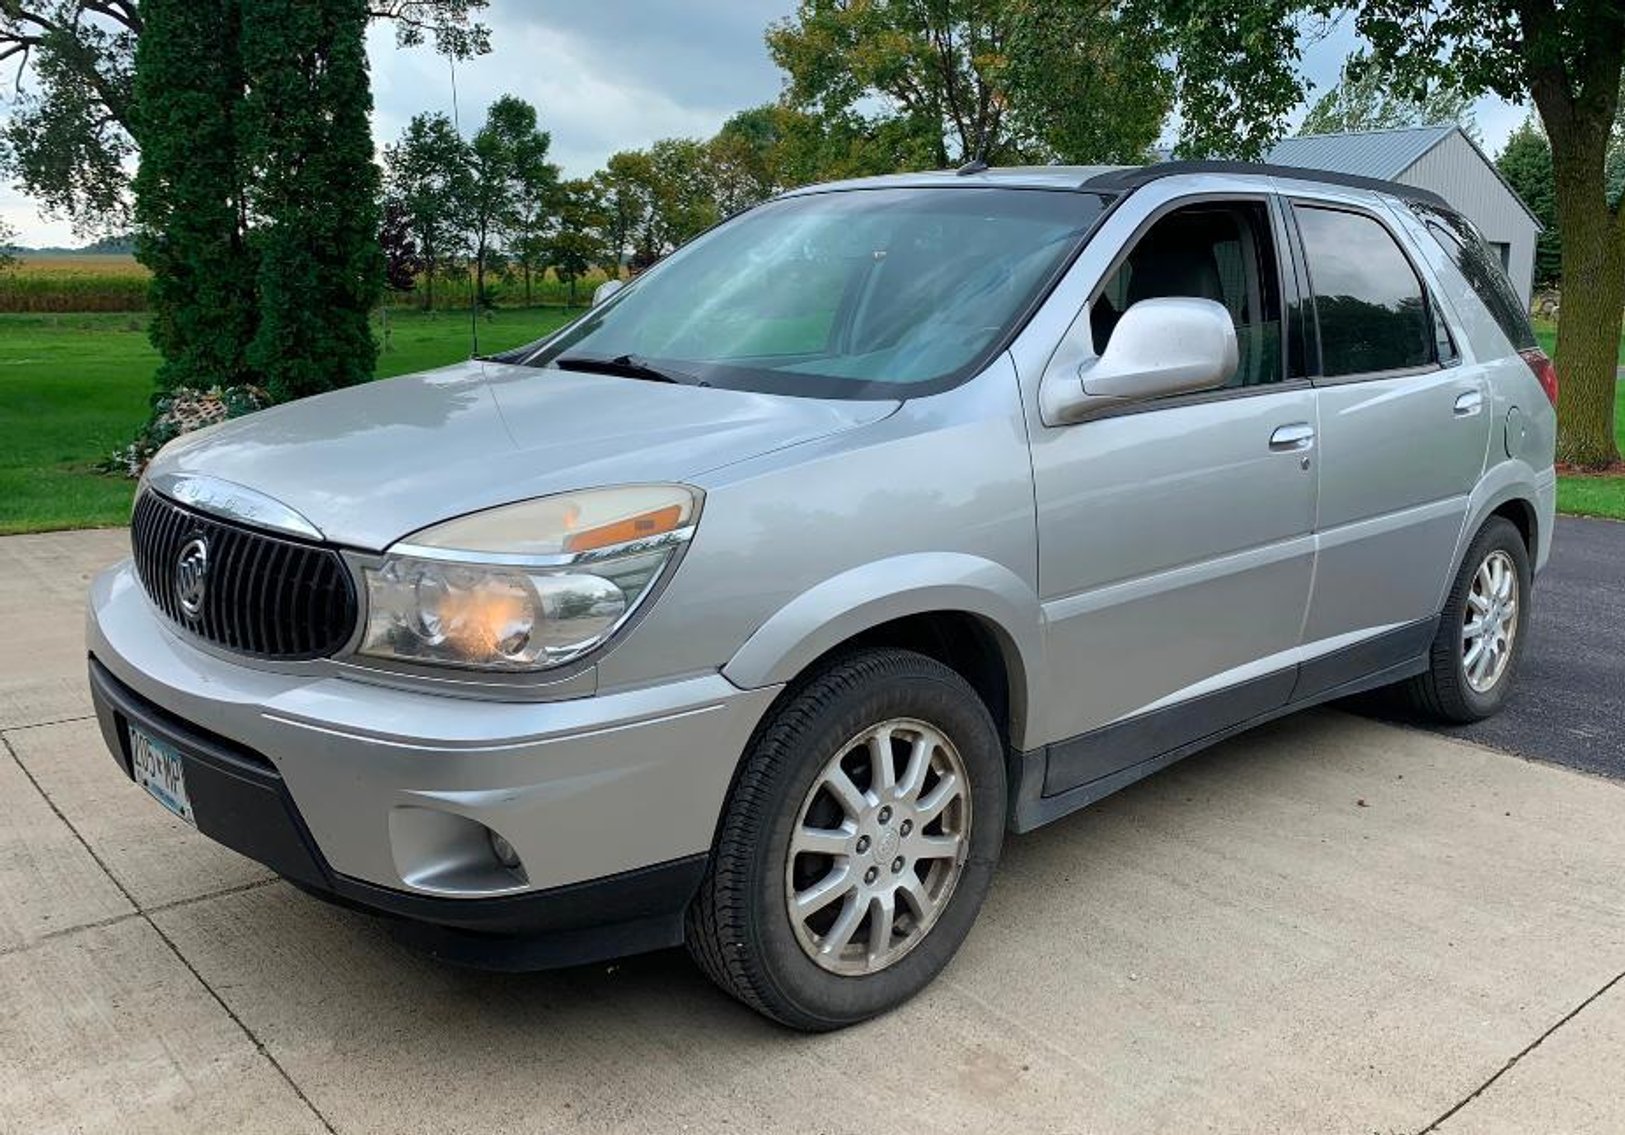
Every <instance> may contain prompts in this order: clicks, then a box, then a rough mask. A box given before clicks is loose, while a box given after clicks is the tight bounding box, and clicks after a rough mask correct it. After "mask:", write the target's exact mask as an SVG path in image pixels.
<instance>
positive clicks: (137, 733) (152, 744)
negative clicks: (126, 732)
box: [130, 725, 197, 827]
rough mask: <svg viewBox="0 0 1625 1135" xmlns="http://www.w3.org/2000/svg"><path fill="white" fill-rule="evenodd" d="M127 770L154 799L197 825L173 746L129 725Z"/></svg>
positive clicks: (183, 775)
mask: <svg viewBox="0 0 1625 1135" xmlns="http://www.w3.org/2000/svg"><path fill="white" fill-rule="evenodd" d="M130 770H131V772H133V773H134V774H135V782H136V783H137V784H139V785H140V786H141V787H142V788H145V789H146V790H147V792H148V794H149V795H151V796H152V798H153V799H154V800H156V801H158V803H160V804H162V805H163V806H164V807H165V808H168V809H169V810H170V811H171V812H173V813H175V815H177V816H179V817H180V818H181V819H183V820H185V821H186V822H187V823H189V824H191V825H192V826H193V827H196V826H197V821H196V820H195V819H193V818H192V801H191V800H190V799H189V798H188V797H187V795H186V765H185V764H184V763H183V762H182V760H181V755H180V753H178V752H176V751H175V749H174V747H173V746H170V745H166V744H164V742H162V741H160V740H158V739H157V738H156V737H149V736H147V735H146V734H145V733H143V732H141V730H139V729H137V728H136V727H135V726H134V725H132V726H130Z"/></svg>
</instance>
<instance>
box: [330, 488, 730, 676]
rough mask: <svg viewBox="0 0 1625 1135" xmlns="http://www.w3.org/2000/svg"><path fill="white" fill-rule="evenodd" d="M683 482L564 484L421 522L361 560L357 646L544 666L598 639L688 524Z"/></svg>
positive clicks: (421, 658)
mask: <svg viewBox="0 0 1625 1135" xmlns="http://www.w3.org/2000/svg"><path fill="white" fill-rule="evenodd" d="M698 505H699V501H698V498H697V496H696V494H695V493H694V491H693V490H691V489H687V488H684V487H683V486H680V485H637V486H630V487H626V488H617V489H597V490H592V491H589V492H582V493H571V494H567V495H563V496H556V497H543V498H541V499H539V500H533V501H524V502H522V503H520V504H513V505H505V506H503V507H500V508H493V509H488V510H486V511H485V512H477V513H474V514H472V515H470V516H465V517H460V518H459V519H457V520H451V521H447V522H446V523H444V524H437V525H435V526H434V527H432V528H427V529H425V530H423V531H422V532H419V533H417V534H415V535H413V536H410V537H408V538H407V539H406V540H404V541H402V542H401V543H400V544H397V545H396V546H395V547H394V548H393V549H392V550H391V551H390V552H389V553H388V554H387V555H386V556H385V557H384V559H383V561H382V562H381V563H380V564H378V565H376V566H369V567H366V568H364V569H363V571H362V575H363V578H364V579H365V581H366V591H367V625H366V631H365V634H364V635H363V637H362V641H361V646H360V647H359V648H358V653H360V654H363V655H368V656H371V657H374V658H386V659H391V660H394V661H401V662H417V663H428V664H431V665H440V666H458V667H465V668H468V669H475V670H498V671H526V670H544V669H547V668H548V667H552V666H559V665H562V664H564V663H566V662H569V661H571V660H572V659H575V658H579V657H580V656H581V655H583V654H586V653H587V652H588V651H590V650H592V649H594V648H595V647H597V646H599V645H601V644H602V643H603V642H604V641H605V640H606V639H608V638H609V637H610V636H611V635H612V634H614V633H615V631H616V629H617V628H618V627H619V626H620V625H621V624H622V623H624V622H625V621H626V619H627V618H628V617H629V616H630V615H631V613H632V612H633V610H634V609H636V607H637V606H638V603H639V601H640V600H641V599H642V598H643V597H644V596H645V595H647V594H648V593H649V591H650V589H651V588H652V587H653V586H654V584H655V582H656V581H657V580H658V579H659V578H660V575H661V573H662V572H663V571H664V570H665V568H666V566H667V565H668V564H669V563H670V562H671V560H672V557H673V556H674V555H675V553H676V551H677V549H678V548H679V547H680V546H681V544H682V543H683V542H684V541H685V540H687V539H688V537H689V536H690V535H691V534H692V533H693V523H694V519H695V515H696V513H697V512H698Z"/></svg>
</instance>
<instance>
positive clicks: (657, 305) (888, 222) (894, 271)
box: [510, 186, 1106, 398]
mask: <svg viewBox="0 0 1625 1135" xmlns="http://www.w3.org/2000/svg"><path fill="white" fill-rule="evenodd" d="M1105 201H1106V199H1105V198H1103V197H1101V196H1099V195H1097V194H1093V193H1080V192H1065V191H1046V190H1022V189H999V188H982V187H971V186H967V187H955V188H941V189H937V188H928V189H867V190H849V191H844V192H832V193H814V194H809V195H806V196H801V197H790V198H785V199H782V200H778V201H771V202H769V203H767V204H765V205H762V206H760V207H758V208H756V209H753V210H751V211H750V212H748V213H745V214H743V215H741V216H739V217H736V218H735V219H733V220H731V221H729V222H727V223H725V224H723V225H721V226H719V227H717V228H716V229H713V230H712V231H711V232H709V233H707V234H706V235H704V236H702V237H700V238H699V239H697V240H695V241H694V242H692V243H691V244H689V245H686V246H685V247H683V248H682V249H680V250H678V251H677V252H675V253H673V254H672V255H671V256H670V257H669V258H668V259H667V260H666V261H665V262H664V263H662V264H660V265H658V266H657V267H656V268H655V269H653V270H652V271H650V272H649V273H648V274H647V275H645V276H642V277H640V278H639V279H638V280H636V281H635V282H634V283H632V284H630V285H628V286H627V287H626V288H625V289H624V290H623V291H622V292H620V293H619V294H617V295H616V296H615V298H614V299H613V300H611V301H609V302H607V303H606V304H605V305H604V306H603V307H602V308H601V309H598V310H595V311H593V312H592V313H590V314H589V315H587V316H586V317H584V318H583V319H581V320H579V321H577V322H576V323H574V324H572V325H571V326H570V327H568V328H566V329H565V330H564V331H562V332H560V333H559V334H558V335H556V336H554V337H553V338H551V339H548V340H545V341H543V342H542V343H541V344H539V345H538V347H537V348H536V349H535V350H530V349H528V348H527V349H526V350H530V353H529V354H528V355H527V354H525V353H523V352H515V353H514V354H513V355H511V356H510V357H514V358H518V359H520V360H521V361H523V362H525V363H526V364H527V365H531V366H548V365H558V366H562V367H567V368H568V367H573V368H576V369H589V368H591V367H592V366H594V365H599V364H603V365H605V366H606V369H607V368H608V367H609V366H616V365H618V366H619V367H620V368H621V369H622V370H626V369H628V367H633V366H635V367H645V368H649V369H652V370H659V371H660V372H662V373H664V374H666V375H668V376H672V377H674V379H675V380H678V381H695V382H702V383H705V384H708V385H713V386H725V387H730V388H733V389H742V390H759V391H764V392H772V393H783V394H798V395H808V396H813V397H826V398H900V397H910V396H912V395H914V394H919V393H924V392H929V391H930V390H933V389H941V388H943V387H944V386H945V385H949V384H951V383H952V382H954V381H958V380H959V379H961V378H963V377H966V376H968V375H969V374H970V373H972V372H973V371H974V370H975V369H976V368H977V367H979V366H982V365H985V362H986V360H987V358H988V356H989V354H990V353H991V352H992V351H993V350H994V349H995V348H996V347H997V346H998V345H999V344H1000V343H1001V342H1002V341H1003V340H1004V338H1005V337H1006V336H1007V335H1008V333H1009V332H1010V331H1011V330H1012V329H1013V328H1014V327H1015V326H1016V324H1017V323H1019V322H1020V320H1021V319H1022V318H1023V316H1024V315H1025V314H1026V312H1027V311H1028V310H1029V308H1030V307H1031V305H1032V304H1033V303H1034V302H1035V301H1036V300H1037V299H1038V297H1039V296H1041V295H1042V294H1043V293H1044V292H1045V291H1046V290H1047V289H1048V287H1049V285H1050V284H1051V283H1052V282H1053V280H1054V279H1055V277H1056V276H1057V275H1058V274H1059V272H1060V271H1061V270H1062V269H1063V268H1064V267H1065V265H1066V264H1067V262H1068V261H1069V260H1070V258H1071V256H1072V254H1073V252H1075V251H1076V249H1077V247H1078V246H1079V244H1080V243H1081V242H1082V241H1083V239H1084V238H1085V236H1086V235H1087V234H1088V232H1089V229H1090V228H1091V227H1092V226H1093V225H1094V222H1095V221H1096V220H1097V219H1098V218H1099V216H1100V214H1101V211H1102V209H1103V208H1104V205H1105Z"/></svg>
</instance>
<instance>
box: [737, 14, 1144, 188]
mask: <svg viewBox="0 0 1625 1135" xmlns="http://www.w3.org/2000/svg"><path fill="white" fill-rule="evenodd" d="M767 42H768V50H769V51H770V52H771V54H772V55H773V58H774V60H775V61H776V62H777V63H778V64H779V66H780V67H782V68H783V69H784V70H785V71H786V72H787V73H788V76H789V79H788V83H787V86H786V91H785V98H786V101H787V103H788V105H790V106H793V107H795V108H796V109H798V110H802V111H804V112H807V113H809V114H812V115H814V116H816V117H817V118H818V119H820V120H822V121H824V122H828V123H845V124H847V125H848V127H849V128H850V127H854V126H855V127H857V130H856V133H858V134H859V135H861V134H864V133H868V132H872V131H880V132H884V133H885V134H887V135H888V136H889V137H888V142H887V145H888V148H892V149H895V150H898V151H900V156H901V157H902V159H903V162H904V165H905V168H906V167H914V168H921V167H929V166H936V167H941V166H946V165H952V164H959V163H962V162H966V161H969V160H971V159H972V158H977V157H980V158H985V159H986V160H987V161H989V162H994V163H997V162H1005V163H1008V162H1021V161H1047V160H1050V159H1052V158H1059V159H1061V160H1065V161H1122V160H1129V161H1132V160H1139V159H1140V158H1141V157H1143V156H1144V155H1145V153H1146V152H1147V150H1148V149H1149V148H1150V146H1151V144H1152V142H1154V141H1155V140H1156V137H1157V133H1158V131H1159V130H1160V128H1161V125H1162V121H1163V118H1164V116H1165V115H1166V113H1167V111H1168V107H1169V99H1170V96H1171V84H1170V82H1169V80H1168V78H1167V77H1166V75H1165V72H1164V70H1163V69H1162V67H1161V66H1160V65H1159V61H1158V52H1159V50H1160V47H1161V45H1160V43H1159V41H1158V40H1157V39H1156V38H1155V37H1152V36H1148V35H1146V34H1144V29H1143V28H1141V27H1138V26H1136V23H1135V21H1134V20H1132V19H1130V18H1129V16H1128V15H1127V14H1126V13H1125V10H1124V6H1123V5H1121V4H1118V3H1112V2H1107V0H1047V2H1046V0H867V2H863V3H856V2H852V0H801V2H800V3H799V4H798V5H797V8H796V11H795V14H794V15H792V16H790V17H789V18H787V19H785V20H783V21H781V22H780V23H777V24H775V25H773V26H772V27H771V28H769V30H768V33H767ZM904 139H906V142H904V141H903V140H904ZM899 143H902V144H899Z"/></svg>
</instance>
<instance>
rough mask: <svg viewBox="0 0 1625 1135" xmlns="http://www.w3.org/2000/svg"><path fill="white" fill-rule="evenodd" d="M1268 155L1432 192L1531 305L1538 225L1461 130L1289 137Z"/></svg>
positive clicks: (1272, 158) (1451, 126)
mask: <svg viewBox="0 0 1625 1135" xmlns="http://www.w3.org/2000/svg"><path fill="white" fill-rule="evenodd" d="M1265 160H1266V161H1268V162H1270V163H1271V164H1272V165H1283V166H1298V167H1300V168H1304V169H1323V170H1330V171H1332V172H1334V173H1348V174H1355V175H1357V176H1360V177H1378V178H1382V179H1383V180H1385V181H1397V182H1400V183H1401V184H1403V185H1413V186H1415V187H1417V188H1418V189H1431V190H1432V191H1433V192H1435V193H1437V194H1438V195H1439V196H1440V197H1443V198H1444V199H1445V200H1446V201H1448V202H1450V204H1451V205H1453V206H1454V207H1455V208H1456V209H1458V210H1460V211H1461V213H1462V214H1463V215H1464V216H1465V217H1467V219H1468V220H1470V221H1472V222H1473V224H1475V225H1477V226H1478V230H1479V231H1480V232H1482V233H1483V234H1484V238H1485V239H1486V240H1488V241H1489V242H1490V244H1491V246H1492V247H1494V248H1495V250H1496V251H1497V252H1499V253H1500V254H1501V263H1502V265H1503V266H1504V267H1505V268H1506V270H1507V275H1508V276H1509V277H1511V279H1512V283H1513V286H1514V287H1516V288H1517V289H1518V292H1519V294H1520V295H1522V296H1523V299H1524V302H1525V303H1528V302H1529V293H1530V290H1531V288H1532V286H1533V281H1534V275H1535V238H1536V236H1537V235H1538V234H1539V232H1540V222H1539V221H1537V220H1536V219H1535V216H1534V214H1533V213H1531V212H1530V211H1529V210H1528V208H1526V207H1525V206H1524V203H1523V201H1522V200H1521V199H1520V198H1519V197H1518V195H1517V194H1516V193H1514V192H1513V191H1512V187H1511V186H1509V185H1508V184H1507V183H1506V181H1505V180H1504V179H1503V178H1502V177H1501V174H1500V172H1499V171H1498V170H1496V168H1495V164H1494V163H1493V162H1491V161H1490V159H1489V158H1487V157H1486V156H1485V155H1484V151H1483V150H1480V149H1479V148H1478V146H1477V145H1475V144H1474V143H1473V140H1472V139H1471V138H1469V137H1467V135H1466V134H1464V133H1462V130H1461V127H1459V126H1456V125H1454V124H1448V125H1441V126H1414V127H1407V128H1405V129H1400V130H1370V131H1364V132H1361V133H1357V134H1311V135H1308V136H1307V137H1301V138H1285V139H1283V140H1281V141H1280V142H1278V143H1276V145H1275V148H1274V149H1273V150H1271V151H1270V152H1269V156H1268V157H1267V158H1266V159H1265Z"/></svg>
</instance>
